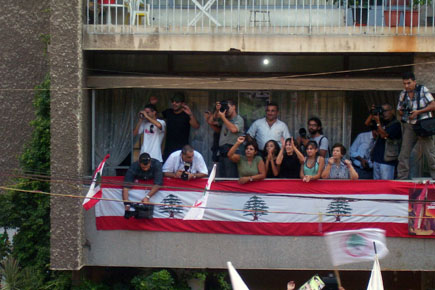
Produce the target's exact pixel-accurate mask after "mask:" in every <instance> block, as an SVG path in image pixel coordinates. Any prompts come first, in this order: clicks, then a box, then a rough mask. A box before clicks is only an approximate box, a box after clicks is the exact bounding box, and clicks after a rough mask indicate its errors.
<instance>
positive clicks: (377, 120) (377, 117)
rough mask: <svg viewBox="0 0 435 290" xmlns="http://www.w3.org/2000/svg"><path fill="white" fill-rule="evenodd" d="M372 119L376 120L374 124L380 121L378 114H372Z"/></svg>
mask: <svg viewBox="0 0 435 290" xmlns="http://www.w3.org/2000/svg"><path fill="white" fill-rule="evenodd" d="M372 119H373V120H375V121H376V124H380V123H381V120H380V119H379V115H374V116H373V117H372Z"/></svg>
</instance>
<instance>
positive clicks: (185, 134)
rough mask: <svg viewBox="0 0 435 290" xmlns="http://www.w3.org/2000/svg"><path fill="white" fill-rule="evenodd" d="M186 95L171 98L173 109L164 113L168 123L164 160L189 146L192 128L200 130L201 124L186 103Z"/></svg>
mask: <svg viewBox="0 0 435 290" xmlns="http://www.w3.org/2000/svg"><path fill="white" fill-rule="evenodd" d="M184 101H185V99H184V94H183V93H180V92H179V93H176V94H174V96H173V97H172V98H171V104H172V108H169V109H166V110H164V111H163V112H162V115H163V117H164V118H165V120H166V123H167V126H168V128H167V134H166V143H165V150H164V152H163V159H164V160H166V159H167V158H168V156H169V155H170V154H171V153H172V152H174V151H175V150H179V149H181V147H183V146H184V145H186V144H189V135H190V127H192V128H194V129H198V128H199V123H198V121H197V120H196V118H195V115H194V114H193V113H192V111H191V110H190V108H189V106H188V105H186V104H185V103H184Z"/></svg>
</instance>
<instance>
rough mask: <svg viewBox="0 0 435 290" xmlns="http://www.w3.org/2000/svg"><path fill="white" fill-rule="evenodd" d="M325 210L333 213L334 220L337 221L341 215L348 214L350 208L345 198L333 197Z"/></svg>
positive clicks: (350, 210)
mask: <svg viewBox="0 0 435 290" xmlns="http://www.w3.org/2000/svg"><path fill="white" fill-rule="evenodd" d="M326 212H327V213H329V214H333V215H335V221H336V222H339V221H340V219H341V215H343V214H350V213H351V212H352V208H351V207H350V206H349V201H347V200H345V199H334V201H332V202H331V203H330V204H329V205H328V208H327V209H326Z"/></svg>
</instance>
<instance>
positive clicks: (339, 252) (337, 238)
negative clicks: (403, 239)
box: [325, 228, 388, 266]
mask: <svg viewBox="0 0 435 290" xmlns="http://www.w3.org/2000/svg"><path fill="white" fill-rule="evenodd" d="M325 239H326V243H327V245H328V249H329V254H330V256H331V260H332V264H333V265H334V266H339V265H343V264H349V263H358V262H365V261H373V260H375V254H376V252H377V253H378V255H379V258H381V259H382V258H383V257H385V256H386V255H387V254H388V249H387V244H386V238H385V230H382V229H377V228H367V229H359V230H351V231H337V232H330V233H326V234H325ZM375 245H376V248H375Z"/></svg>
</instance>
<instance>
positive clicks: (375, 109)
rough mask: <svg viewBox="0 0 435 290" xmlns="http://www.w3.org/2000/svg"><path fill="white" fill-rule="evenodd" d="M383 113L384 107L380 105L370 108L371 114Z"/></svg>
mask: <svg viewBox="0 0 435 290" xmlns="http://www.w3.org/2000/svg"><path fill="white" fill-rule="evenodd" d="M383 113H384V109H383V108H382V106H375V107H374V108H373V109H371V110H370V114H372V115H373V116H376V115H381V116H382V114H383Z"/></svg>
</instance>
